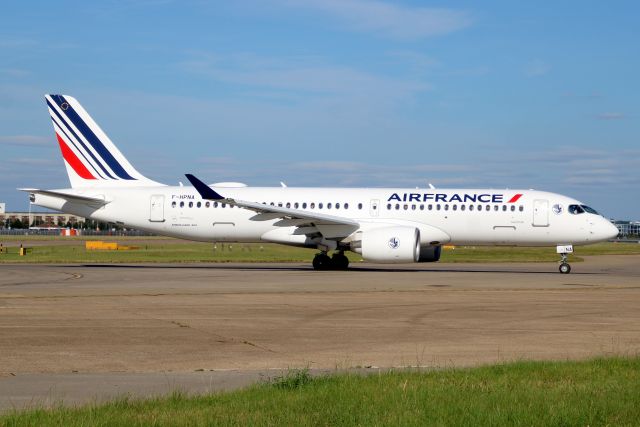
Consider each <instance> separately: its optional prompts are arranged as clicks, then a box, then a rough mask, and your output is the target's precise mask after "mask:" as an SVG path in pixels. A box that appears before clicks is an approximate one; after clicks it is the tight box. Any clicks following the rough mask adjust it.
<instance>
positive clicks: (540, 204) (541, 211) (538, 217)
mask: <svg viewBox="0 0 640 427" xmlns="http://www.w3.org/2000/svg"><path fill="white" fill-rule="evenodd" d="M533 226H534V227H548V226H549V201H548V200H534V201H533Z"/></svg>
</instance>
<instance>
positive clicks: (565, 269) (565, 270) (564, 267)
mask: <svg viewBox="0 0 640 427" xmlns="http://www.w3.org/2000/svg"><path fill="white" fill-rule="evenodd" d="M560 255H562V261H560V266H559V267H558V270H560V273H562V274H569V273H571V266H570V265H569V263H568V262H567V254H560Z"/></svg>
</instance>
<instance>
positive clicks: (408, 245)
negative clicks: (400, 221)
mask: <svg viewBox="0 0 640 427" xmlns="http://www.w3.org/2000/svg"><path fill="white" fill-rule="evenodd" d="M358 234H359V235H358V236H357V237H356V239H354V240H353V241H352V242H351V250H352V251H354V252H357V253H359V254H361V255H362V258H364V259H365V260H366V261H373V262H379V263H400V262H417V261H418V259H420V231H419V230H418V229H417V228H414V227H402V226H397V227H380V228H373V229H370V230H365V231H361V232H359V233H358Z"/></svg>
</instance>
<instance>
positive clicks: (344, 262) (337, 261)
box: [331, 252, 349, 270]
mask: <svg viewBox="0 0 640 427" xmlns="http://www.w3.org/2000/svg"><path fill="white" fill-rule="evenodd" d="M331 263H332V264H333V268H335V269H336V270H346V269H347V268H349V258H347V256H346V255H345V254H343V253H340V252H338V253H336V254H333V256H332V257H331Z"/></svg>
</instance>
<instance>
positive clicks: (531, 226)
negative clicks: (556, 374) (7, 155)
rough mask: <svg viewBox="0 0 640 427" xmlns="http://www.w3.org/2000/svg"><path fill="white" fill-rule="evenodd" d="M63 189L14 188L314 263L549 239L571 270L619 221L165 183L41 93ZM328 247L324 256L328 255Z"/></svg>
mask: <svg viewBox="0 0 640 427" xmlns="http://www.w3.org/2000/svg"><path fill="white" fill-rule="evenodd" d="M45 100H46V103H47V107H48V110H49V114H50V115H51V120H52V122H53V129H54V131H55V135H56V139H57V142H58V145H59V147H60V151H61V153H62V157H63V159H64V164H65V167H66V170H67V174H68V176H69V181H70V183H71V188H65V189H54V190H41V189H35V188H25V189H20V190H21V191H26V192H28V193H29V198H30V201H31V202H32V203H34V204H36V205H39V206H42V207H45V208H50V209H54V210H58V211H62V212H67V213H71V214H74V215H78V216H82V217H85V218H90V219H93V220H97V221H102V222H111V223H116V224H119V225H122V226H125V227H130V228H135V229H139V230H144V231H147V232H151V233H155V234H159V235H165V236H171V237H177V238H181V239H188V240H194V241H202V242H270V243H279V244H284V245H292V246H298V247H305V248H314V249H317V250H319V253H317V254H316V255H315V257H314V258H313V262H312V265H313V268H314V269H316V270H330V269H347V268H348V266H349V260H348V258H347V256H345V255H344V253H345V252H346V251H352V252H355V253H358V254H360V255H361V256H362V258H363V259H364V260H365V261H369V262H374V263H410V262H435V261H438V260H439V259H440V256H441V252H442V246H443V245H492V246H493V245H497V246H550V247H553V246H555V247H556V252H557V253H558V254H559V255H560V257H561V259H560V265H559V271H560V272H561V273H564V274H566V273H569V272H570V271H571V266H570V265H569V263H568V262H567V255H568V254H569V253H572V252H573V246H574V245H586V244H591V243H596V242H601V241H606V240H608V239H611V238H614V237H616V236H617V234H618V230H617V228H616V227H615V226H614V225H613V224H611V222H610V221H608V220H607V219H606V218H604V217H603V216H601V215H600V214H598V212H596V211H595V210H594V209H592V208H591V207H589V206H587V205H585V204H584V203H582V202H580V201H578V200H575V199H573V198H570V197H567V196H563V195H561V194H555V193H550V192H544V191H535V190H507V189H505V190H494V189H436V188H435V187H433V185H429V188H426V189H407V188H296V187H288V186H286V185H284V184H282V185H281V186H280V187H248V186H246V185H245V184H242V183H236V182H220V183H215V184H211V185H207V184H205V183H204V182H203V181H201V180H200V179H198V178H197V177H195V176H194V175H192V174H186V177H187V179H188V180H189V181H190V183H191V184H192V187H188V186H183V185H182V184H181V185H180V186H169V185H165V184H161V183H159V182H156V181H153V180H151V179H149V178H147V177H145V176H144V175H142V174H141V173H140V172H138V171H137V170H136V169H135V168H134V167H133V166H132V165H131V163H129V161H128V160H127V159H126V158H125V156H124V155H123V154H122V153H121V152H120V150H118V148H116V146H115V144H114V143H113V142H112V141H111V139H109V137H108V136H107V135H106V134H105V133H104V132H103V130H102V129H101V128H100V127H99V126H98V124H97V123H96V122H95V121H94V120H93V119H92V118H91V116H89V114H88V113H87V112H86V111H85V109H84V108H83V107H82V106H81V105H80V103H79V102H78V101H77V100H76V99H75V98H73V97H71V96H67V95H52V94H51V95H45ZM329 252H332V256H329Z"/></svg>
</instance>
